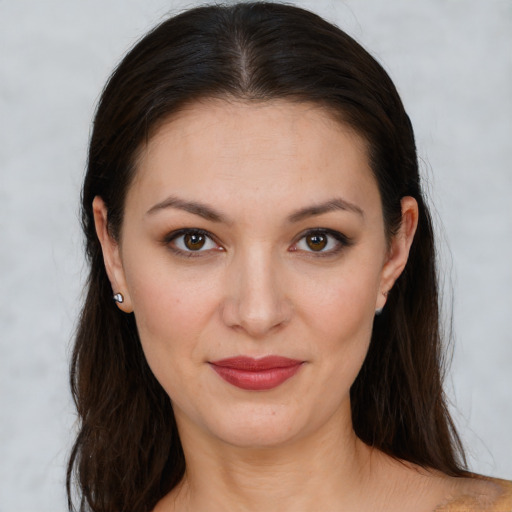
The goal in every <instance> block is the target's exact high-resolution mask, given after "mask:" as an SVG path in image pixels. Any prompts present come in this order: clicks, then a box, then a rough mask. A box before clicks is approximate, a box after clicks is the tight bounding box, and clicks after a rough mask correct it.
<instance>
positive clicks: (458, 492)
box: [434, 475, 512, 512]
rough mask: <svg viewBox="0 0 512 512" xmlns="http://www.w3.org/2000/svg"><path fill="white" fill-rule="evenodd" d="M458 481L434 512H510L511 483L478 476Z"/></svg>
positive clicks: (511, 509) (511, 506) (511, 505)
mask: <svg viewBox="0 0 512 512" xmlns="http://www.w3.org/2000/svg"><path fill="white" fill-rule="evenodd" d="M458 480H459V482H458V484H457V485H456V486H455V487H454V489H453V491H452V493H451V495H450V496H449V497H448V498H447V499H446V500H445V501H444V502H443V503H441V504H440V505H439V506H438V507H437V508H436V509H435V510H434V512H512V482H510V481H508V480H501V479H498V478H489V477H484V476H480V475H474V476H472V477H469V478H462V479H458Z"/></svg>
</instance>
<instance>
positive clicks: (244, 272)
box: [222, 248, 293, 338]
mask: <svg viewBox="0 0 512 512" xmlns="http://www.w3.org/2000/svg"><path fill="white" fill-rule="evenodd" d="M229 267H230V268H229V271H228V272H227V274H226V279H227V280H228V283H227V286H226V289H227V294H226V297H225V300H224V304H223V308H222V319H223V322H224V323H225V324H226V325H227V326H229V327H230V328H233V329H238V330H242V331H244V332H245V333H246V334H247V335H249V336H250V337H252V338H263V337H265V336H266V335H268V334H270V333H271V332H273V331H276V330H278V329H279V328H281V327H284V326H285V325H286V324H288V322H289V321H290V319H291V316H292V311H293V308H292V304H291V301H290V300H289V298H288V297H287V295H286V290H285V280H284V278H283V275H282V274H281V276H279V274H280V272H279V270H280V268H279V262H276V261H275V258H274V257H273V256H272V254H270V251H265V250H264V249H263V248H262V249H260V250H255V249H253V250H250V251H246V252H245V254H244V255H240V256H239V257H237V258H234V260H233V261H232V262H231V264H230V265H229Z"/></svg>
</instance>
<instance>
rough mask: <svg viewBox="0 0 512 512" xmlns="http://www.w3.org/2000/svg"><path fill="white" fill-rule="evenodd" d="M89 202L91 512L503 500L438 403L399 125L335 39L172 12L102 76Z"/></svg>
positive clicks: (78, 389) (236, 16) (346, 46)
mask: <svg viewBox="0 0 512 512" xmlns="http://www.w3.org/2000/svg"><path fill="white" fill-rule="evenodd" d="M82 207H83V227H84V231H85V234H86V237H87V252H88V256H89V259H90V264H91V271H90V279H89V283H88V294H87V298H86V302H85V305H84V308H83V312H82V317H81V320H80V324H79V328H78V332H77V338H76V345H75V351H74V357H73V362H72V376H71V378H72V386H73V393H74V396H75V400H76V404H77V408H78V413H79V416H80V419H81V425H80V431H79V435H78V438H77V441H76V443H75V446H74V450H73V452H72V455H71V459H70V464H69V470H68V492H69V494H71V482H72V477H73V471H75V472H76V476H77V481H78V485H79V493H80V500H81V503H80V509H81V510H94V511H107V510H108V511H128V510H129V511H132V512H135V511H150V510H154V511H156V512H162V511H164V512H165V511H182V510H197V511H203V510H265V511H272V510H294V511H301V510H304V511H307V510H308V511H309V510H358V511H365V510H372V511H375V510H394V511H401V510H403V511H433V510H510V509H511V507H512V493H511V486H510V484H509V483H507V482H504V481H498V480H492V479H487V478H484V477H479V476H475V475H471V474H469V473H467V472H466V471H465V465H464V464H465V463H464V454H463V450H462V447H461V443H460V441H459V438H458V436H457V433H456V431H455V428H454V426H453V422H452V420H451V418H450V416H449V413H448V410H447V407H446V403H445V399H444V395H443V389H442V383H441V367H440V361H441V342H440V336H439V318H438V317H439V314H438V296H437V280H436V268H435V252H434V242H433V234H432V227H431V221H430V216H429V213H428V210H427V207H426V206H425V203H424V201H423V197H422V192H421V187H420V179H419V175H418V166H417V159H416V151H415V145H414V136H413V131H412V127H411V125H410V122H409V118H408V117H407V115H406V113H405V111H404V109H403V106H402V103H401V101H400V98H399V97H398V94H397V92H396V89H395V87H394V86H393V84H392V82H391V81H390V79H389V77H388V76H387V74H386V73H385V71H384V70H383V69H382V68H381V67H380V65H379V64H378V63H377V62H375V60H374V59H373V58H372V57H371V56H369V54H368V53H367V52H366V51H365V50H363V49H362V48H361V47H360V46H359V45H358V44H357V43H356V42H354V41H353V40H352V39H351V38H350V37H348V36H347V35H346V34H345V33H343V32H342V31H340V30H339V29H337V28H336V27H333V26H332V25H330V24H328V23H327V22H325V21H323V20H322V19H320V18H319V17H317V16H316V15H314V14H312V13H309V12H307V11H304V10H301V9H298V8H294V7H289V6H283V5H277V4H266V3H255V4H248V3H245V4H239V5H234V6H231V7H203V8H198V9H194V10H191V11H188V12H185V13H183V14H181V15H180V16H177V17H175V18H172V19H169V20H167V21H165V22H164V23H163V24H161V25H160V26H159V27H157V28H156V29H154V30H153V31H152V32H151V33H150V34H148V35H147V36H146V37H145V38H144V39H142V40H141V41H140V42H139V43H138V44H137V45H136V46H135V47H134V48H133V49H132V50H131V51H130V53H129V54H128V55H127V56H126V57H125V59H124V60H123V61H122V62H121V64H120V65H119V66H118V68H117V69H116V71H115V72H114V74H113V75H112V77H111V79H110V81H109V83H108V84H107V87H106V88H105V91H104V93H103V96H102V99H101V101H100V104H99V107H98V111H97V114H96V118H95V122H94V129H93V133H92V137H91V143H90V151H89V163H88V171H87V175H86V178H85V183H84V188H83V205H82ZM112 298H113V299H114V301H113V300H112ZM70 509H72V504H71V497H70Z"/></svg>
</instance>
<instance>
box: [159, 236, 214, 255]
mask: <svg viewBox="0 0 512 512" xmlns="http://www.w3.org/2000/svg"><path fill="white" fill-rule="evenodd" d="M165 243H166V245H168V246H169V247H170V248H172V249H173V250H175V252H178V253H181V254H187V255H188V256H190V255H191V254H192V253H195V254H196V255H197V256H200V255H202V254H203V253H207V252H211V251H214V250H218V251H220V250H222V247H220V246H219V245H217V244H216V243H215V241H214V240H213V238H212V237H211V236H210V235H209V234H208V233H207V232H203V231H202V230H199V229H182V230H179V231H177V232H174V233H171V234H170V235H169V236H168V237H167V240H166V241H165Z"/></svg>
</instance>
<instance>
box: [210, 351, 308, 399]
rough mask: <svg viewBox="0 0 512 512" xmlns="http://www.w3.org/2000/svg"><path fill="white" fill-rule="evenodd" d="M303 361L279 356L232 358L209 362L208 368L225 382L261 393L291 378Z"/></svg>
mask: <svg viewBox="0 0 512 512" xmlns="http://www.w3.org/2000/svg"><path fill="white" fill-rule="evenodd" d="M302 363H303V361H298V360H296V359H289V358H287V357H281V356H267V357H263V358H261V359H253V358H252V357H245V356H240V357H232V358H229V359H222V360H219V361H213V362H210V366H211V367H212V368H213V369H214V370H215V371H216V372H217V374H218V375H219V376H220V377H222V378H223V379H224V380H225V381H226V382H229V383H230V384H233V386H236V387H238V388H241V389H247V390H250V391H261V390H265V389H272V388H275V387H277V386H279V385H280V384H282V383H283V382H284V381H286V380H288V379H289V378H290V377H293V376H294V375H295V374H296V373H297V372H298V371H299V369H300V367H301V365H302Z"/></svg>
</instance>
